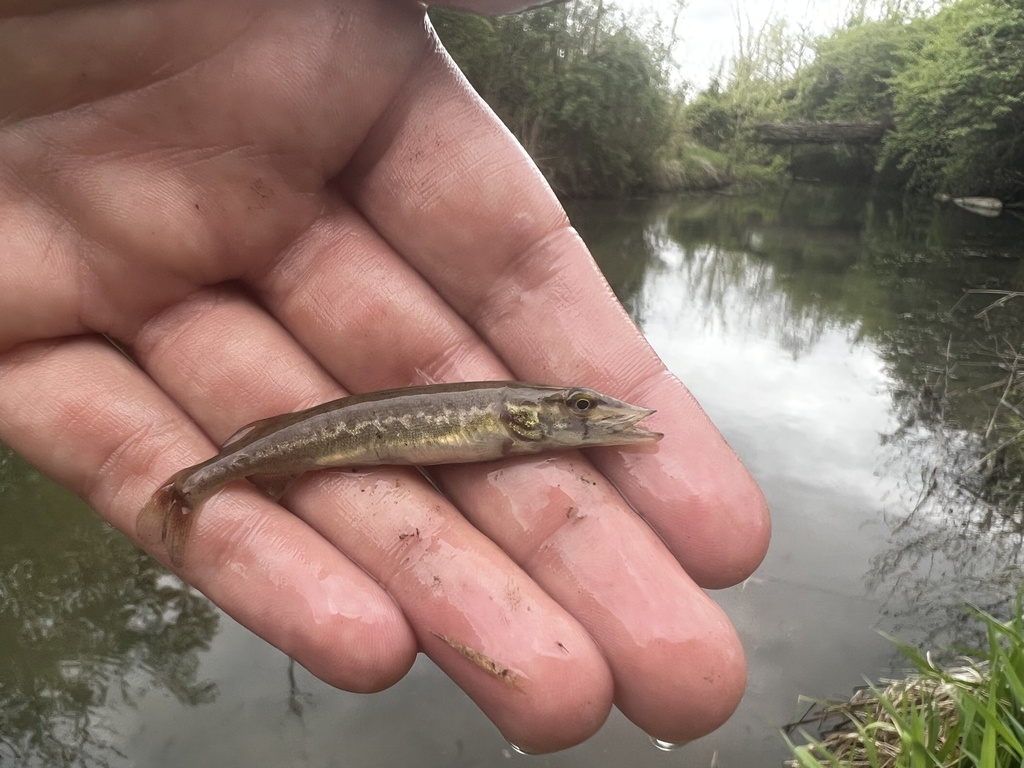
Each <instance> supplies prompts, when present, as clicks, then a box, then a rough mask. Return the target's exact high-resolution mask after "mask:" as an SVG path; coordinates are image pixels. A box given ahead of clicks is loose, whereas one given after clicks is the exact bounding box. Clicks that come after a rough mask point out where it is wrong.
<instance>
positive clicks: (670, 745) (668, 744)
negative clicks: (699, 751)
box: [647, 736, 686, 752]
mask: <svg viewBox="0 0 1024 768" xmlns="http://www.w3.org/2000/svg"><path fill="white" fill-rule="evenodd" d="M647 738H649V739H650V740H651V744H653V745H654V746H655V747H657V748H658V749H660V750H661V751H662V752H675V751H676V750H679V749H682V748H683V747H685V746H686V742H685V741H684V742H680V743H678V744H677V743H675V742H672V741H662V740H661V739H656V738H654V737H653V736H648V737H647Z"/></svg>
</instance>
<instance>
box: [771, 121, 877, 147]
mask: <svg viewBox="0 0 1024 768" xmlns="http://www.w3.org/2000/svg"><path fill="white" fill-rule="evenodd" d="M884 133H885V126H884V125H883V124H882V123H760V124H759V125H755V126H754V138H755V139H756V140H757V141H759V142H761V143H762V144H877V143H878V142H879V141H881V140H882V135H883V134H884Z"/></svg>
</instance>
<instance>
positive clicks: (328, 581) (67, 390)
mask: <svg viewBox="0 0 1024 768" xmlns="http://www.w3.org/2000/svg"><path fill="white" fill-rule="evenodd" d="M496 4H497V0H490V1H489V2H487V3H486V5H487V8H488V9H489V10H496V9H497V5H496ZM42 5H43V4H42V3H40V2H38V0H32V2H31V3H28V2H27V1H26V2H25V3H24V6H25V9H26V13H30V14H31V15H25V16H20V17H12V18H8V19H6V20H5V21H4V22H3V23H2V24H0V51H2V52H3V53H2V54H0V55H2V56H3V57H4V59H5V61H4V62H3V64H2V65H0V72H2V73H3V74H2V75H0V439H2V440H4V441H5V442H7V443H8V444H10V445H11V446H12V447H13V448H14V449H15V450H17V451H19V452H20V453H21V454H22V455H24V456H25V457H27V458H28V459H29V460H31V461H33V462H34V463H35V464H36V465H37V466H39V467H40V468H41V469H43V470H44V471H45V472H47V473H48V474H50V475H51V476H53V477H54V478H56V479H57V480H59V481H60V482H62V483H64V484H65V485H67V486H68V487H69V488H71V489H73V490H74V491H76V492H77V493H78V494H80V495H81V496H82V497H83V498H84V499H85V500H86V501H87V502H88V503H89V504H91V505H92V506H93V507H94V508H95V509H96V510H98V512H99V513H100V514H101V515H102V516H103V517H104V518H105V519H106V520H108V521H109V522H110V523H111V524H113V525H114V526H116V527H117V528H119V529H120V530H122V531H123V532H125V533H126V534H127V535H128V536H132V537H134V536H135V517H136V515H137V513H138V511H139V509H140V508H141V507H142V505H143V504H144V503H145V501H146V500H147V499H148V497H149V495H150V494H151V493H152V492H153V490H154V489H155V488H156V487H157V486H158V485H160V484H161V483H162V482H163V481H164V480H165V479H166V478H167V477H168V476H169V475H171V474H172V473H173V472H175V471H176V470H178V469H181V468H183V467H185V466H188V465H191V464H194V463H196V462H197V461H200V460H202V459H204V458H206V457H208V456H210V455H211V454H212V453H213V452H214V450H215V448H214V443H217V442H220V441H222V440H223V439H224V438H226V437H227V436H228V435H229V434H230V433H231V432H232V431H234V429H236V428H237V427H238V426H240V425H241V424H244V423H247V422H250V421H253V420H255V419H257V418H261V417H266V416H269V415H273V414H277V413H282V412H285V411H292V410H297V409H299V408H303V407H306V406H309V405H311V404H314V403H317V402H321V401H324V400H327V399H330V398H333V397H337V396H339V395H341V394H343V390H342V387H344V388H345V389H347V390H349V391H367V390H374V389H382V388H387V387H396V386H404V385H410V384H415V383H423V382H424V381H425V380H436V381H454V380H475V379H492V378H517V379H524V380H531V381H536V382H540V383H558V384H572V385H586V386H591V387H594V388H595V389H598V390H601V391H604V392H607V393H608V394H611V395H614V396H617V397H622V398H623V399H625V400H627V401H629V402H633V403H637V404H642V405H648V406H651V407H654V408H657V409H658V413H657V414H656V415H655V416H653V417H651V418H650V419H649V420H647V421H646V422H645V425H649V426H650V428H651V429H655V430H657V431H661V432H664V433H665V439H664V440H662V441H661V442H660V443H659V444H658V445H657V447H656V449H655V450H653V451H649V450H646V449H643V450H636V449H623V450H616V449H608V450H603V451H596V450H595V451H592V452H590V453H588V455H587V457H586V458H583V457H582V456H581V455H578V454H567V455H561V456H552V457H540V458H536V457H535V458H532V459H525V460H512V461H507V462H500V463H494V464H487V465H466V466H460V467H450V468H441V469H438V470H437V471H436V472H435V473H434V476H435V477H436V479H437V482H438V484H439V486H440V487H441V488H442V489H443V490H444V493H445V496H442V495H440V494H439V493H438V492H437V491H435V490H434V489H433V488H432V487H431V486H430V485H429V484H428V483H427V482H426V481H424V480H423V478H422V477H420V476H419V475H418V474H416V473H415V472H413V471H407V470H401V469H397V468H394V469H392V468H389V469H382V470H375V471H372V472H365V473H362V472H357V473H352V472H323V473H316V474H314V475H309V476H306V477H305V478H304V479H303V481H301V482H300V483H298V484H297V485H296V486H295V488H294V489H293V490H292V491H291V492H290V493H289V494H288V495H287V496H286V497H285V506H286V507H287V510H286V509H285V508H283V507H282V506H280V505H277V504H274V503H272V502H271V501H269V500H267V499H266V498H265V497H263V496H262V495H260V494H259V493H258V492H256V491H255V490H253V489H244V488H242V487H238V488H232V489H231V490H230V492H228V493H223V494H220V495H218V496H216V497H214V498H213V499H211V500H210V501H209V502H207V504H206V505H205V506H204V509H203V513H202V515H201V516H200V517H199V518H198V520H197V522H196V524H195V526H194V528H193V530H192V539H191V541H190V544H189V549H188V552H187V557H186V560H185V563H184V564H183V565H182V567H181V568H180V569H178V572H179V573H180V575H181V576H182V577H183V578H184V579H186V580H187V581H188V582H190V583H191V584H193V585H195V586H196V587H198V588H199V589H200V590H202V591H203V592H204V593H205V594H206V595H208V596H209V597H210V598H211V599H212V600H213V601H214V602H216V603H217V604H218V605H220V606H221V607H222V608H223V609H224V610H225V611H227V612H228V613H229V614H230V615H232V616H233V617H235V618H236V619H237V620H238V621H240V622H241V623H242V624H244V625H246V626H247V627H249V628H250V629H251V630H252V631H254V632H256V633H258V634H259V635H261V636H262V637H264V638H265V639H266V640H268V641H269V642H271V643H273V644H274V645H276V646H277V647H278V648H280V649H281V650H283V651H284V652H285V653H287V654H289V655H291V656H292V657H294V658H295V659H296V660H298V661H299V662H300V663H301V664H303V665H304V666H305V667H306V668H308V669H309V670H310V671H312V672H313V673H314V674H316V675H318V676H319V677H321V678H322V679H324V680H325V681H327V682H329V683H332V684H334V685H336V686H338V687H341V688H345V689H349V690H355V691H373V690H379V689H381V688H385V687H387V686H389V685H391V684H393V683H394V682H396V681H397V680H398V679H400V678H401V677H402V676H403V675H404V674H405V672H406V671H407V670H408V669H409V666H410V665H411V664H412V661H413V659H414V657H415V654H416V652H417V651H418V650H422V651H424V652H425V653H427V654H428V655H429V656H430V657H431V658H432V659H433V660H434V661H435V662H436V663H437V665H438V666H440V667H441V668H442V669H443V670H444V671H445V672H446V673H447V674H448V675H450V676H451V677H452V678H453V679H454V680H455V681H456V682H457V683H458V684H459V685H460V686H461V687H462V688H463V689H465V690H466V692H467V693H468V694H469V695H470V696H471V697H472V698H473V699H474V701H476V703H477V704H478V705H479V706H480V707H481V708H482V709H483V710H484V712H485V713H486V714H487V715H488V716H489V717H490V718H491V719H492V720H493V721H494V722H495V723H496V724H497V726H498V728H499V729H500V730H501V731H502V733H503V734H504V735H505V736H506V737H507V738H508V739H510V740H511V741H512V742H514V743H515V744H517V745H519V746H521V747H524V748H526V749H528V750H531V751H547V750H554V749H559V748H562V747H565V746H569V745H571V744H573V743H576V742H578V741H580V740H582V739H584V738H586V737H587V736H589V735H590V734H591V733H593V732H594V731H595V730H596V729H597V728H599V727H600V725H601V723H602V722H603V721H604V719H605V717H606V715H607V713H608V709H609V707H610V704H611V703H612V701H613V700H614V703H615V704H617V705H618V706H619V708H620V709H621V710H622V711H623V712H624V713H625V714H626V715H627V716H628V717H629V718H631V719H632V720H633V721H634V722H636V723H637V724H638V725H639V726H640V727H641V728H643V729H644V730H645V731H647V732H648V733H651V734H652V735H654V736H656V737H658V738H661V739H664V740H668V741H684V740H688V739H692V738H695V737H697V736H699V735H702V734H703V733H706V732H708V731H710V730H711V729H713V728H715V727H716V726H717V725H719V724H720V723H721V722H722V721H724V719H725V718H727V717H728V715H729V714H730V713H731V712H732V710H733V708H734V707H735V705H736V704H737V702H738V700H739V697H740V695H741V693H742V690H743V686H744V678H745V669H744V661H743V656H742V651H741V648H740V645H739V642H738V639H737V638H736V635H735V633H734V631H733V629H732V627H731V626H730V624H729V622H728V620H727V619H726V617H725V616H724V615H723V614H722V612H721V611H720V610H719V609H718V608H717V606H716V605H715V604H714V603H713V602H712V601H711V600H710V599H709V598H708V597H707V596H706V595H705V594H704V593H703V592H702V591H701V589H700V588H699V586H698V585H700V586H703V587H722V586H726V585H729V584H733V583H736V582H738V581H740V580H742V579H743V578H745V577H746V576H747V575H748V574H749V573H750V572H751V571H752V570H753V569H754V568H755V567H756V566H757V564H758V563H759V562H760V560H761V558H762V557H763V554H764V551H765V548H766V546H767V541H768V535H769V523H768V515H767V511H766V509H765V505H764V501H763V499H762V497H761V495H760V493H759V491H758V490H757V488H756V486H755V485H754V483H753V481H752V480H751V479H750V477H749V476H748V474H747V473H746V471H745V470H744V469H743V468H742V466H741V465H740V464H739V462H738V460H737V459H736V458H735V456H734V455H733V453H732V452H731V450H730V449H729V448H728V446H727V445H726V444H725V443H724V441H723V440H722V439H721V437H720V436H719V435H718V433H717V432H716V431H715V429H714V427H713V426H712V425H711V424H710V422H709V421H708V420H707V418H706V417H705V416H704V414H703V413H702V412H701V410H700V408H699V407H698V406H697V404H696V403H695V401H694V400H693V398H692V397H691V396H690V395H689V394H688V392H687V391H686V390H685V389H684V388H683V386H682V385H681V384H680V383H679V382H678V381H677V380H676V379H675V378H674V377H673V376H672V375H671V374H669V373H668V372H667V371H666V370H665V369H664V367H663V365H662V364H661V362H660V361H659V360H658V358H657V357H656V355H655V354H654V353H653V352H652V351H651V350H650V348H649V347H648V346H647V344H646V342H645V341H644V340H643V338H642V336H641V335H640V334H639V333H638V331H637V330H636V329H635V328H634V327H633V325H632V324H631V323H630V321H629V319H628V318H627V317H626V315H625V313H624V312H623V310H622V308H621V307H620V306H619V305H618V303H617V302H616V301H615V299H614V297H613V295H612V293H611V291H610V290H609V289H608V287H607V285H606V283H605V282H604V280H603V278H602V277H601V275H600V273H599V272H598V270H597V268H596V266H595V265H594V264H593V262H592V260H591V259H590V257H589V255H588V253H587V251H586V248H585V246H584V245H583V243H582V242H581V241H580V240H579V238H578V237H577V236H576V235H575V233H574V232H573V230H572V229H571V228H570V227H569V225H568V223H567V221H566V219H565V215H564V213H563V212H562V210H561V208H560V206H559V205H558V203H557V201H556V200H555V198H554V197H553V196H552V194H551V193H550V191H549V190H548V188H547V187H546V185H545V184H544V182H543V180H542V179H541V178H540V176H539V174H538V172H537V170H536V169H535V167H534V166H533V165H532V163H531V162H530V161H529V159H528V158H527V157H526V156H525V155H524V154H523V152H522V150H521V149H520V148H519V147H518V146H517V145H516V144H515V142H514V141H513V140H512V139H511V138H510V137H509V136H508V134H507V132H506V131H505V130H504V129H503V128H502V126H501V125H500V124H499V123H498V122H497V120H496V119H495V118H494V116H493V115H492V114H490V112H489V111H488V110H487V109H486V107H485V106H484V105H482V104H481V103H480V101H479V99H478V98H477V97H476V96H475V95H474V94H473V93H472V92H471V90H470V89H469V88H468V86H467V85H466V84H465V83H464V81H463V80H462V79H461V77H460V76H459V75H458V73H457V71H456V70H455V69H454V67H453V65H452V64H451V62H450V61H449V60H448V59H447V57H446V56H445V55H444V54H443V52H441V51H440V50H439V49H438V47H437V44H436V40H435V39H434V37H433V35H432V33H431V31H430V29H429V26H428V25H425V24H424V18H423V9H422V7H421V6H419V5H418V4H416V3H413V2H404V1H403V0H392V1H390V2H384V1H382V0H349V1H348V2H344V3H337V2H328V0H296V1H295V2H290V3H281V2H271V1H270V0H222V2H219V3H209V2H206V0H158V1H157V2H153V3H109V4H107V3H96V4H92V5H84V4H82V3H77V4H75V3H69V2H67V0H51V5H52V6H53V9H54V11H55V12H53V13H45V12H44V8H43V7H42ZM481 5H483V3H482V4H481ZM512 5H514V4H513V3H510V4H509V5H508V6H506V7H511V6H512ZM16 6H17V2H15V3H14V6H12V4H11V3H8V4H7V6H5V8H6V9H7V10H5V11H4V13H8V14H11V13H14V12H15V11H14V10H12V8H13V7H16ZM61 6H69V7H68V8H67V9H65V10H59V8H60V7H61ZM71 6H75V7H71ZM104 334H105V335H107V336H109V337H110V338H112V339H114V340H116V341H117V342H118V343H119V344H120V345H122V346H123V347H124V348H125V349H126V350H128V351H129V352H130V354H131V355H132V356H133V357H134V359H135V361H136V362H137V365H136V364H133V363H132V362H131V361H130V360H129V359H128V358H126V357H125V356H124V355H122V354H121V353H120V352H118V351H117V350H116V349H115V347H114V346H113V345H111V344H110V343H109V342H108V341H107V340H106V339H104V338H103V335H104ZM211 441H212V442H211ZM616 488H617V489H618V490H616ZM620 492H621V496H620ZM623 497H625V498H626V499H628V500H629V504H632V507H633V508H635V509H636V510H637V512H639V513H640V515H642V516H643V519H641V517H639V516H638V515H637V514H636V513H635V512H633V510H632V509H631V508H630V506H629V504H627V503H626V502H625V501H624V500H623ZM644 520H646V522H644ZM659 537H660V538H659ZM154 554H155V555H156V556H157V557H158V558H161V559H164V558H165V553H164V552H163V551H157V552H155V553H154Z"/></svg>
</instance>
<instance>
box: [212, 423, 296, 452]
mask: <svg viewBox="0 0 1024 768" xmlns="http://www.w3.org/2000/svg"><path fill="white" fill-rule="evenodd" d="M287 415H290V414H287ZM282 421H283V417H281V416H271V417H270V418H269V419H260V420H259V421H254V422H253V423H252V424H246V425H245V426H244V427H242V428H241V429H239V430H238V431H237V432H235V434H233V435H232V436H231V437H229V438H228V439H227V440H225V441H224V442H223V443H222V444H221V446H220V449H221V450H222V451H223V450H225V449H226V448H235V447H238V446H239V445H242V444H243V443H251V442H252V441H253V440H258V439H259V438H261V437H263V436H264V435H269V434H270V433H271V432H273V431H275V430H277V429H280V428H281V426H282Z"/></svg>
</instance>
